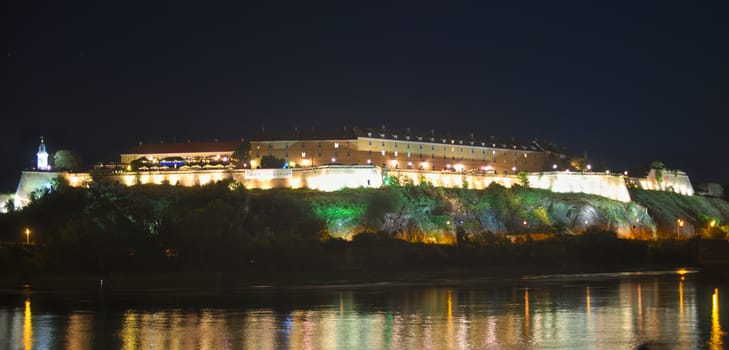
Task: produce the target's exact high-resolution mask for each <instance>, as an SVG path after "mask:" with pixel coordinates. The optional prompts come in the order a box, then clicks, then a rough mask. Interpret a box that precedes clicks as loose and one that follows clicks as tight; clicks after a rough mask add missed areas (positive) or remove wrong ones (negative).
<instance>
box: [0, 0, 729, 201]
mask: <svg viewBox="0 0 729 350" xmlns="http://www.w3.org/2000/svg"><path fill="white" fill-rule="evenodd" d="M11 2H12V4H10V5H9V6H8V15H7V20H8V24H7V28H8V41H7V44H6V51H7V56H6V58H5V65H6V67H7V69H6V72H7V73H6V74H7V78H6V79H3V80H4V81H6V83H5V88H6V91H7V93H5V94H4V96H5V98H6V100H5V102H4V103H3V107H4V108H3V112H2V113H3V117H2V128H1V129H0V130H3V132H2V137H0V146H1V148H0V156H2V168H0V192H2V191H13V190H14V189H15V186H16V183H17V179H18V177H19V173H20V171H21V170H22V169H24V168H27V167H30V166H32V165H33V161H34V159H35V152H36V149H37V145H38V140H39V137H40V136H41V135H43V136H45V138H46V140H47V144H48V149H49V151H50V152H54V151H56V150H58V149H71V150H74V151H76V152H77V153H79V154H80V155H81V157H82V159H83V160H84V161H85V163H86V164H87V165H89V166H90V165H91V164H93V163H95V162H98V161H118V160H119V153H120V152H121V151H122V150H125V149H128V148H131V147H133V146H135V145H137V144H138V142H139V141H140V140H141V141H143V142H160V141H164V142H173V141H175V140H176V141H186V140H192V141H209V140H214V139H216V138H217V139H219V140H235V139H239V138H241V137H247V136H250V135H251V134H252V132H254V131H255V130H260V129H261V128H265V129H266V130H280V129H286V128H294V127H298V128H300V129H301V128H312V127H314V128H317V129H324V128H342V127H344V126H347V127H352V126H363V127H381V126H382V125H383V124H384V125H386V127H387V128H393V129H396V128H400V129H404V128H407V127H410V128H411V129H417V130H430V129H437V130H442V131H444V132H449V133H454V134H463V135H467V134H470V133H471V132H473V133H474V134H476V135H477V136H478V135H483V136H490V135H495V136H501V137H516V138H519V139H523V140H531V139H533V138H535V137H537V138H539V139H540V140H550V141H553V142H555V143H557V144H558V145H560V146H567V147H568V149H569V151H570V152H572V153H574V154H580V155H582V154H584V152H587V155H588V158H589V159H590V161H591V162H604V163H607V164H608V165H610V167H612V168H613V169H616V170H622V169H624V168H629V167H634V166H647V165H648V164H650V162H651V161H654V160H660V161H663V162H664V163H665V164H666V166H667V167H668V168H672V169H682V170H685V171H687V172H688V173H689V175H690V176H691V177H692V180H694V182H702V181H713V182H719V183H722V184H727V183H729V155H728V151H729V136H728V135H727V133H728V132H727V130H728V129H727V126H726V124H727V117H728V116H729V22H727V18H729V2H727V1H701V2H695V1H681V2H667V1H655V2H653V1H627V2H624V3H621V2H613V1H610V2H603V3H602V4H594V3H592V2H587V1H578V2H572V3H567V2H560V3H559V5H555V4H552V2H551V1H535V2H533V3H529V2H523V1H499V2H489V3H492V4H490V5H484V4H482V3H483V2H468V3H459V4H451V3H454V2H449V1H438V2H433V3H426V2H402V1H392V2H391V3H390V4H381V5H376V3H375V2H370V1H336V2H334V1H333V2H330V3H313V2H309V1H294V2H291V3H287V2H283V1H255V2H250V3H246V2H244V1H238V2H235V5H228V6H222V5H217V6H216V5H208V4H207V2H205V1H197V2H192V3H185V2H184V1H171V2H168V3H164V2H162V1H145V2H134V1H114V2H113V3H115V5H111V4H110V3H112V1H92V2H88V3H83V2H76V1H74V2H65V1H60V2H35V1H13V0H11ZM71 3H72V4H71Z"/></svg>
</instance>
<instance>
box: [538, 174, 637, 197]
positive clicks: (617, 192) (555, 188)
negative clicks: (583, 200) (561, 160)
mask: <svg viewBox="0 0 729 350" xmlns="http://www.w3.org/2000/svg"><path fill="white" fill-rule="evenodd" d="M528 179H529V187H534V188H541V189H545V190H550V191H552V192H558V193H587V194H594V195H598V196H603V197H607V198H610V199H614V200H617V201H621V202H626V203H627V202H630V193H629V192H628V187H627V186H626V185H625V180H624V179H623V177H622V176H617V175H609V174H602V173H567V172H548V173H532V174H529V176H528Z"/></svg>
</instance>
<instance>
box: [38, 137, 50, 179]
mask: <svg viewBox="0 0 729 350" xmlns="http://www.w3.org/2000/svg"><path fill="white" fill-rule="evenodd" d="M36 156H38V164H37V165H36V168H37V169H38V170H41V171H47V170H51V167H50V166H48V152H46V144H45V142H44V141H43V136H41V143H40V146H38V153H36Z"/></svg>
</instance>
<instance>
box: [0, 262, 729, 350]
mask: <svg viewBox="0 0 729 350" xmlns="http://www.w3.org/2000/svg"><path fill="white" fill-rule="evenodd" d="M724 277H726V275H723V277H722V276H716V275H715V274H707V273H703V272H697V271H691V270H689V271H686V270H678V271H655V272H640V273H609V274H584V275H540V276H521V277H515V278H505V279H488V278H483V279H471V280H453V281H449V280H439V281H433V282H429V283H402V282H383V283H373V284H359V285H352V284H340V285H327V286H321V285H318V286H298V287H285V288H280V287H271V286H254V287H250V288H240V289H224V290H191V289H175V290H159V289H157V290H151V291H150V290H148V291H141V290H136V291H135V290H126V291H123V292H122V291H116V292H109V291H104V290H102V289H101V288H100V289H99V290H98V291H92V292H89V291H79V290H68V289H66V290H59V291H47V290H45V291H42V290H34V289H33V287H32V286H25V288H23V289H21V290H3V291H0V348H3V349H636V348H639V346H641V345H646V344H647V345H650V346H651V347H649V348H660V349H724V348H726V347H727V345H728V344H729V342H727V327H728V326H729V317H728V316H727V315H729V304H727V295H728V294H729V281H727V279H726V278H724ZM722 307H723V309H722Z"/></svg>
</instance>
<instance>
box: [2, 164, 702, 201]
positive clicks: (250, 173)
mask: <svg viewBox="0 0 729 350" xmlns="http://www.w3.org/2000/svg"><path fill="white" fill-rule="evenodd" d="M385 176H391V177H397V178H400V179H407V180H409V181H412V183H414V184H419V183H420V182H421V181H423V180H425V181H428V182H430V183H431V184H433V185H434V186H437V187H446V188H463V187H467V188H470V189H485V188H487V187H488V186H489V185H490V184H491V183H497V184H500V185H502V186H504V187H511V186H512V185H514V184H519V183H520V179H519V177H518V176H514V175H496V174H484V173H459V172H451V171H427V170H415V169H383V168H380V167H376V166H369V165H325V166H318V167H308V168H293V169H192V170H153V171H140V172H134V173H131V172H130V173H120V174H113V175H107V178H108V179H109V180H111V181H116V182H118V183H120V184H123V185H126V186H132V185H135V184H162V183H169V184H172V185H181V186H198V185H205V184H208V183H211V182H216V181H221V180H226V179H233V180H235V181H238V182H241V183H243V184H244V185H245V187H246V188H251V189H269V188H309V189H314V190H320V191H335V190H338V189H341V188H356V187H371V188H379V187H381V186H382V185H383V178H384V177H385ZM57 177H64V178H65V179H66V180H68V183H69V184H70V185H71V186H74V187H81V186H88V184H89V183H90V182H91V181H92V179H91V176H90V175H89V174H88V173H57V172H38V171H25V172H23V173H22V176H21V178H20V182H19V183H18V189H17V191H16V193H15V196H14V201H15V205H16V206H17V207H22V206H24V205H26V204H27V203H28V201H29V200H30V194H31V193H32V192H33V191H35V190H37V189H41V188H43V187H47V186H50V184H51V183H52V180H53V179H54V178H57ZM527 179H528V181H529V186H530V187H533V188H540V189H545V190H550V191H553V192H561V193H586V194H594V195H598V196H603V197H607V198H611V199H614V200H617V201H621V202H630V200H631V199H630V194H629V192H628V189H627V186H626V184H625V178H624V177H623V176H620V175H610V174H602V173H590V172H588V173H569V172H545V173H530V174H528V175H527ZM631 181H632V182H633V183H635V184H639V186H641V187H642V188H645V189H649V190H663V191H674V192H676V193H680V194H684V195H693V193H694V192H693V187H692V186H691V182H690V180H689V178H688V176H687V175H686V174H685V173H682V172H677V173H674V172H670V173H668V172H667V173H664V174H663V177H662V179H661V181H660V183H659V182H658V181H657V179H656V178H655V173H651V174H649V176H648V177H647V178H645V179H631Z"/></svg>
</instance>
